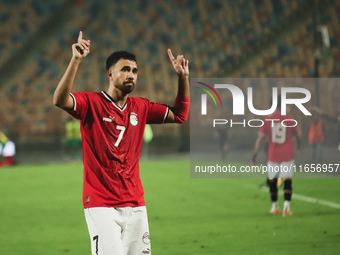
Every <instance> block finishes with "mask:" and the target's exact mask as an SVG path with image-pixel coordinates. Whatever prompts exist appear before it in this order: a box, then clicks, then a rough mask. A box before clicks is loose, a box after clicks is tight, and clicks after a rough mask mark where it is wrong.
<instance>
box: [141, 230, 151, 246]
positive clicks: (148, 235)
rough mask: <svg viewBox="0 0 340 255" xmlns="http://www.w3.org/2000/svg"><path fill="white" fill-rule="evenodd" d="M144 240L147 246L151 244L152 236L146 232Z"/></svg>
mask: <svg viewBox="0 0 340 255" xmlns="http://www.w3.org/2000/svg"><path fill="white" fill-rule="evenodd" d="M142 240H143V243H145V244H149V243H150V234H149V232H145V233H144V235H143V238H142Z"/></svg>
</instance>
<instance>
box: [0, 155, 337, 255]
mask: <svg viewBox="0 0 340 255" xmlns="http://www.w3.org/2000/svg"><path fill="white" fill-rule="evenodd" d="M189 166H190V163H189V161H188V160H178V161H176V160H157V161H146V162H141V177H142V180H143V184H144V189H145V199H146V203H147V208H148V215H149V224H150V234H151V245H152V253H153V254H162V255H167V254H169V255H170V254H183V255H184V254H186V255H187V254H195V255H199V254H202V255H203V254H214V255H215V254H219V255H220V254H338V253H339V250H340V209H339V208H332V207H330V206H327V205H323V204H320V203H317V202H313V201H312V202H307V201H303V200H298V199H294V198H293V201H292V205H291V207H292V211H293V212H294V214H293V215H292V216H291V217H282V216H281V215H280V216H273V215H270V214H269V209H270V201H269V195H268V192H267V191H266V192H264V190H262V189H260V188H259V185H260V184H261V183H263V182H264V180H262V179H192V178H190V172H189ZM339 184H340V179H334V178H333V179H330V178H329V179H294V181H293V185H294V186H293V188H294V192H295V193H296V194H300V195H303V196H308V197H311V198H316V199H322V200H327V201H330V202H333V203H335V204H340V192H339ZM81 193H82V164H80V163H76V164H71V163H67V164H66V163H64V164H49V165H27V166H25V165H24V166H16V167H11V168H5V169H0V195H1V199H0V254H6V255H14V254H15V255H17V254H25V255H39V254H43V255H57V254H58V255H59V254H60V255H61V254H82V255H83V254H90V238H89V236H88V232H87V227H86V222H85V219H84V212H83V208H82V203H81ZM282 199H283V198H282V195H280V196H279V203H280V206H281V208H282V202H283V201H282Z"/></svg>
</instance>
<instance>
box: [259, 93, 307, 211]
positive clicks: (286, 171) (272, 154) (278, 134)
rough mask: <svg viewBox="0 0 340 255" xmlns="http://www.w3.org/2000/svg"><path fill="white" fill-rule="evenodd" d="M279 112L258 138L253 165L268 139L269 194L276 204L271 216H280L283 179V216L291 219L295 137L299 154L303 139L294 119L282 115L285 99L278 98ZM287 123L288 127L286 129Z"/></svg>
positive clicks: (271, 117) (273, 204)
mask: <svg viewBox="0 0 340 255" xmlns="http://www.w3.org/2000/svg"><path fill="white" fill-rule="evenodd" d="M277 105H278V107H277V109H276V111H275V112H274V113H273V115H272V116H270V117H268V118H266V119H265V120H267V121H264V125H263V126H262V127H261V128H260V131H259V135H258V138H257V140H256V143H255V148H254V154H253V158H252V164H253V165H255V164H256V157H257V154H258V152H259V151H260V148H261V146H262V145H263V143H264V141H265V138H266V136H267V137H268V142H269V144H268V161H267V167H268V172H267V173H268V179H269V191H270V198H271V201H272V207H271V209H270V212H271V213H272V214H279V213H280V209H279V205H278V202H277V200H278V196H277V194H278V187H277V180H278V178H283V192H284V204H283V214H282V215H283V216H286V215H291V214H292V212H291V210H290V201H291V198H292V191H293V188H292V177H293V167H292V166H293V165H294V142H293V137H296V141H297V149H296V152H297V153H300V146H301V138H300V130H299V128H298V127H297V125H296V126H295V127H293V126H294V125H295V124H296V123H295V122H293V121H291V120H289V119H293V118H292V116H290V115H281V98H280V97H278V102H277ZM282 121H284V125H282Z"/></svg>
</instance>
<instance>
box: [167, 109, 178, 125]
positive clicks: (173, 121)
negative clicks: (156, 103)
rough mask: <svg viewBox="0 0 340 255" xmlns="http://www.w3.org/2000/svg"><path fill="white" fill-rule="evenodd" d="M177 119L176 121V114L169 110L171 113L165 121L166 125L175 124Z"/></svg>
mask: <svg viewBox="0 0 340 255" xmlns="http://www.w3.org/2000/svg"><path fill="white" fill-rule="evenodd" d="M175 122H176V119H175V114H174V112H173V111H172V110H171V109H170V108H169V112H168V116H167V118H166V119H165V123H175Z"/></svg>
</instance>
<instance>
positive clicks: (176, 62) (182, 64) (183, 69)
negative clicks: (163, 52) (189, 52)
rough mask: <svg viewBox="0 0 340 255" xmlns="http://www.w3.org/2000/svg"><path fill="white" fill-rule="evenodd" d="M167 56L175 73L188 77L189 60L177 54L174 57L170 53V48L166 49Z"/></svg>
mask: <svg viewBox="0 0 340 255" xmlns="http://www.w3.org/2000/svg"><path fill="white" fill-rule="evenodd" d="M168 56H169V59H170V61H171V63H172V66H173V67H174V69H175V71H176V73H177V75H178V76H180V77H188V76H189V60H187V59H185V58H184V56H183V55H178V56H177V57H176V58H175V57H174V56H173V55H172V52H171V50H170V49H168Z"/></svg>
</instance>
